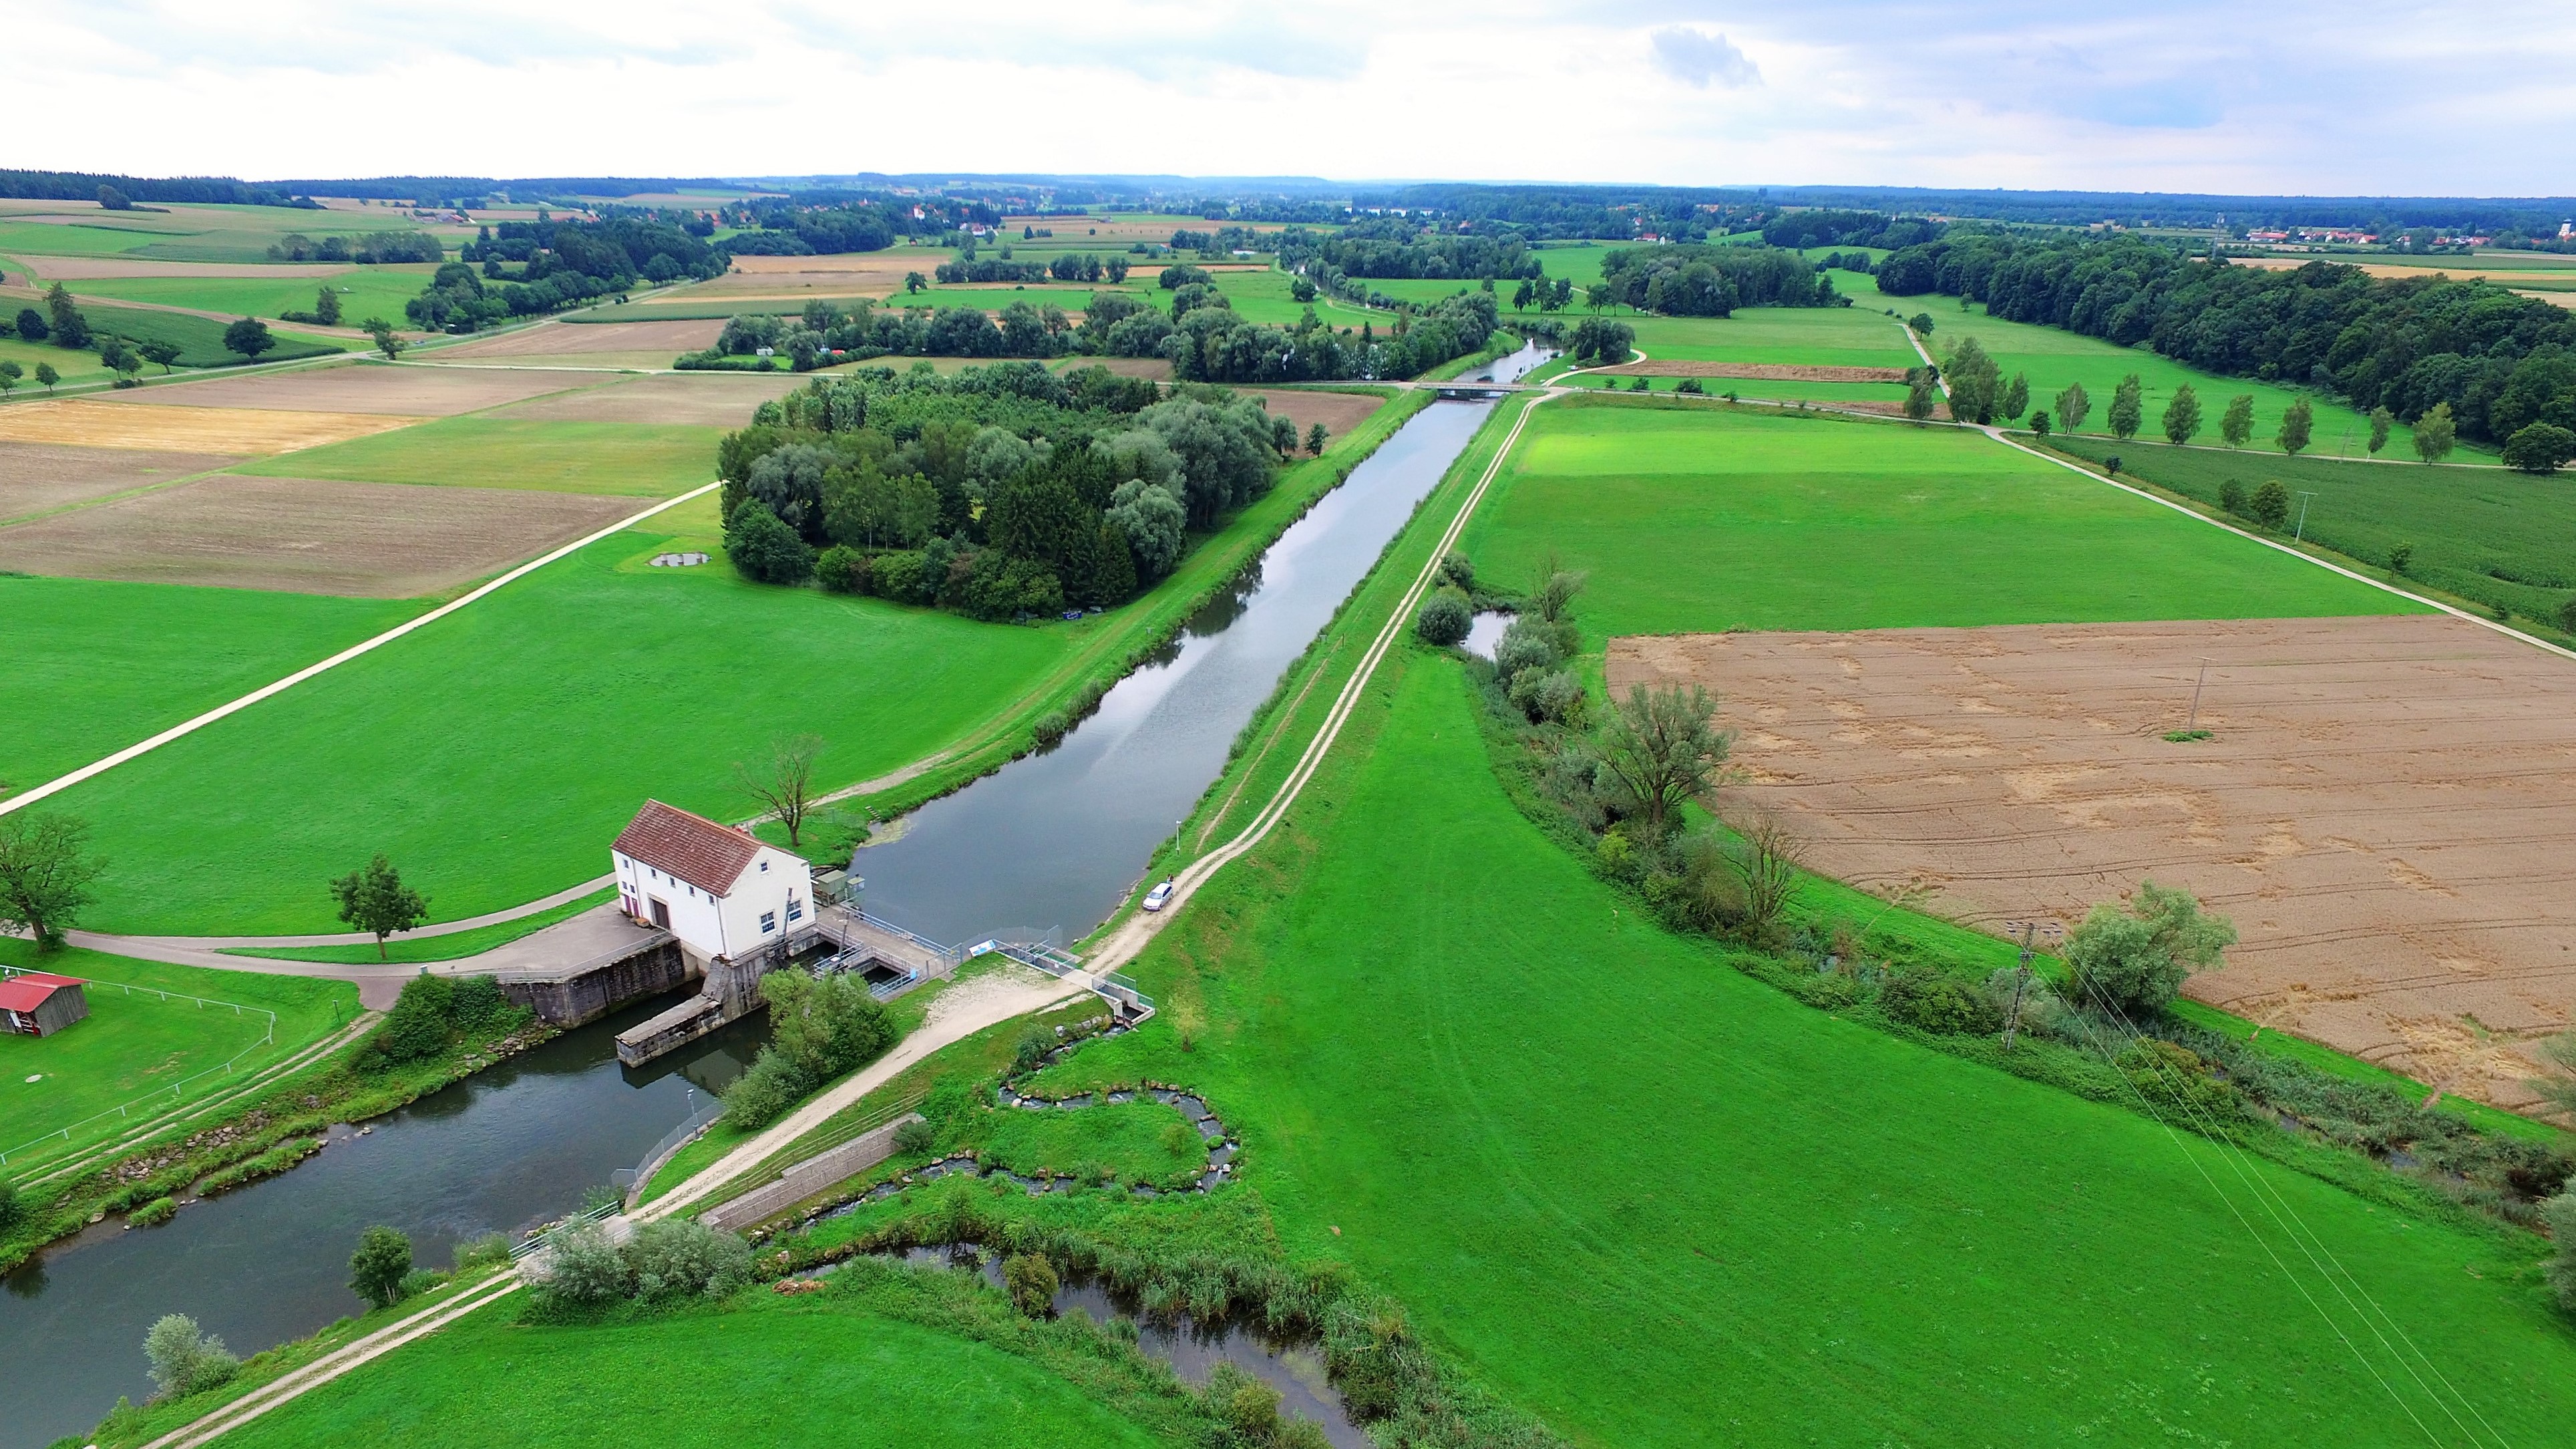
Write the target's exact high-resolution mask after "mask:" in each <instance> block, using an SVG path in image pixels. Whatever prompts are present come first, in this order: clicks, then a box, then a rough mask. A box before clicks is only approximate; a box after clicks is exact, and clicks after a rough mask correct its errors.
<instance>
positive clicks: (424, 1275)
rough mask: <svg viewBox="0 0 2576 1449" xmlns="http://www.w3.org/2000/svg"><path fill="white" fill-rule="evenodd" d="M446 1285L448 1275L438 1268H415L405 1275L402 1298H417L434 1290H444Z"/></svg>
mask: <svg viewBox="0 0 2576 1449" xmlns="http://www.w3.org/2000/svg"><path fill="white" fill-rule="evenodd" d="M446 1285H447V1275H446V1274H445V1273H442V1272H440V1271H438V1270H437V1269H436V1268H414V1269H413V1270H411V1271H410V1272H408V1273H405V1274H404V1275H403V1280H402V1296H403V1297H405V1298H417V1297H419V1296H420V1295H421V1294H423V1293H426V1292H428V1291H429V1290H431V1289H432V1288H443V1287H445V1286H446Z"/></svg>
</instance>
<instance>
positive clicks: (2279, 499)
mask: <svg viewBox="0 0 2576 1449" xmlns="http://www.w3.org/2000/svg"><path fill="white" fill-rule="evenodd" d="M2245 516H2246V517H2248V518H2251V519H2253V520H2254V521H2255V522H2256V523H2259V524H2261V525H2263V526H2264V527H2265V528H2268V529H2270V530H2272V531H2273V532H2275V533H2278V532H2280V530H2281V525H2282V524H2285V523H2287V522H2289V521H2290V490H2289V489H2287V488H2284V487H2282V486H2281V480H2280V479H2278V478H2266V479H2264V480H2263V486H2262V487H2260V488H2257V489H2255V490H2254V497H2253V499H2252V501H2251V503H2250V505H2249V507H2248V510H2247V512H2246V515H2245Z"/></svg>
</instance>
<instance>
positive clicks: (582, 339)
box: [420, 317, 725, 367]
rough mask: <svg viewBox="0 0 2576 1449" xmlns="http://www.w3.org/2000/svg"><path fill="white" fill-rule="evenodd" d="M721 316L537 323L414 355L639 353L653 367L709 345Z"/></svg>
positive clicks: (436, 358)
mask: <svg viewBox="0 0 2576 1449" xmlns="http://www.w3.org/2000/svg"><path fill="white" fill-rule="evenodd" d="M724 326H725V325H724V321H723V319H721V318H713V317H710V318H707V319H704V320H702V321H679V322H672V321H664V322H540V323H538V324H537V325H536V326H534V327H523V328H521V329H519V330H518V331H516V332H504V333H502V334H501V335H500V336H498V337H485V338H480V339H478V340H476V341H473V342H467V343H464V344H461V345H459V346H456V347H442V348H439V349H438V350H437V351H435V352H425V353H422V354H420V360H421V361H423V362H456V361H467V360H482V359H487V358H517V357H548V358H555V357H579V356H586V355H589V354H594V353H617V354H627V353H640V354H646V355H650V356H654V357H659V358H660V359H661V362H660V363H659V364H658V365H659V366H663V367H668V366H670V365H671V359H672V358H674V357H677V356H679V355H680V354H681V353H683V352H695V351H698V350H699V349H700V348H705V347H713V346H714V345H715V341H716V334H718V333H720V332H722V331H724Z"/></svg>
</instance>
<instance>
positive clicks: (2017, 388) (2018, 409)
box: [1995, 372, 2030, 423]
mask: <svg viewBox="0 0 2576 1449" xmlns="http://www.w3.org/2000/svg"><path fill="white" fill-rule="evenodd" d="M2029 411H2030V378H2029V377H2028V376H2027V375H2025V374H2023V373H2018V372H2016V373H2014V374H2013V375H2012V383H2011V384H2010V385H2009V386H2007V387H2006V388H2005V389H2004V400H2003V403H2002V405H2001V406H1999V407H1997V408H1996V409H1995V415H1996V416H1997V417H2000V418H2002V419H2003V420H2004V421H2005V422H2008V423H2017V422H2019V421H2021V415H2022V414H2023V413H2026V412H2029Z"/></svg>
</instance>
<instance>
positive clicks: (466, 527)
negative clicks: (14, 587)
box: [0, 474, 636, 599]
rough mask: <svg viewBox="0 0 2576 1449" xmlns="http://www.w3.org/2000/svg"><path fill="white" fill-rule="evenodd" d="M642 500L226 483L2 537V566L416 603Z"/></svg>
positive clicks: (185, 488) (287, 481)
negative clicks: (417, 599) (412, 600)
mask: <svg viewBox="0 0 2576 1449" xmlns="http://www.w3.org/2000/svg"><path fill="white" fill-rule="evenodd" d="M635 508H636V504H635V500H634V499H632V498H602V497H597V496H594V495H591V494H586V493H537V492H524V491H520V490H517V489H503V488H435V487H422V486H417V485H412V484H403V483H334V482H326V481H322V480H318V479H311V478H252V477H245V476H241V475H238V474H217V475H215V476H214V477H211V478H201V479H198V480H197V481H196V482H193V483H183V484H180V485H179V486H177V487H175V488H163V489H158V490H155V491H153V492H150V493H144V494H138V495H136V496H135V497H132V498H120V499H116V500H114V501H112V502H107V503H101V504H98V505H97V506H95V507H91V508H83V509H77V510H74V511H72V512H69V513H61V514H56V515H54V516H53V517H50V518H43V519H38V520H36V521H35V522H32V523H22V524H19V525H17V526H16V527H13V528H0V569H15V570H18V571H21V572H25V573H34V574H55V575H60V576H65V577H73V578H86V579H117V580H125V581H129V582H135V583H157V584H211V585H215V586H218V587H223V588H236V589H276V590H284V591H289V592H294V593H304V594H338V595H341V596H344V597H351V598H376V599H408V598H417V597H419V596H421V595H425V594H435V593H440V592H443V591H446V590H449V589H453V588H455V587H457V586H458V585H461V584H465V583H469V582H471V581H473V580H475V579H479V578H482V577H484V576H486V575H488V574H492V573H497V572H499V571H500V570H501V569H504V568H506V567H508V566H510V565H511V564H514V563H517V562H519V561H520V560H522V559H526V558H530V557H533V556H535V555H537V554H540V553H543V552H545V551H546V550H548V549H550V548H553V547H555V546H557V545H559V544H564V543H569V542H571V541H572V540H574V539H576V538H580V537H582V536H583V535H585V534H589V533H593V532H596V531H598V530H599V529H601V528H605V527H607V526H608V525H609V524H611V523H614V522H616V521H617V520H618V519H620V518H623V517H625V516H627V515H628V514H631V513H633V512H634V511H635Z"/></svg>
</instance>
